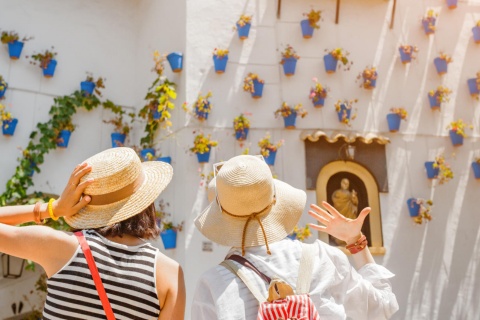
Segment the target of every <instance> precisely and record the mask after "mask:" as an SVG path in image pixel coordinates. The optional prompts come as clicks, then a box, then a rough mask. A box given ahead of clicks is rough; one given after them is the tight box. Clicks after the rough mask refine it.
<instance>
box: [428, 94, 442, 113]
mask: <svg viewBox="0 0 480 320" xmlns="http://www.w3.org/2000/svg"><path fill="white" fill-rule="evenodd" d="M427 95H428V102H429V103H430V108H431V109H432V110H437V109H440V106H441V104H442V103H441V102H440V100H439V99H438V93H437V92H435V94H434V95H433V96H432V95H430V93H427Z"/></svg>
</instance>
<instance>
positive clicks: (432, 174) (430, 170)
mask: <svg viewBox="0 0 480 320" xmlns="http://www.w3.org/2000/svg"><path fill="white" fill-rule="evenodd" d="M434 164H435V162H434V161H427V162H425V169H427V178H428V179H435V178H436V177H438V173H439V172H440V168H438V167H436V168H435V167H434V166H433V165H434Z"/></svg>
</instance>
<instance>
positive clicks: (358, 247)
mask: <svg viewBox="0 0 480 320" xmlns="http://www.w3.org/2000/svg"><path fill="white" fill-rule="evenodd" d="M367 245H368V241H367V237H365V235H364V234H363V233H362V236H361V237H360V239H358V240H357V241H356V242H355V243H352V244H349V245H348V246H346V247H345V249H347V250H348V251H350V253H351V254H355V253H359V252H360V251H362V250H363V249H365V248H366V247H367Z"/></svg>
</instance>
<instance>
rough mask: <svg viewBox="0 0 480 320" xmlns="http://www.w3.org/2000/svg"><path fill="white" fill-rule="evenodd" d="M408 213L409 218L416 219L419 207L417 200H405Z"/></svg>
mask: <svg viewBox="0 0 480 320" xmlns="http://www.w3.org/2000/svg"><path fill="white" fill-rule="evenodd" d="M407 205H408V212H409V213H410V217H418V215H419V214H420V205H419V204H418V203H417V199H415V198H410V199H408V200H407Z"/></svg>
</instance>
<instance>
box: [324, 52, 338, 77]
mask: <svg viewBox="0 0 480 320" xmlns="http://www.w3.org/2000/svg"><path fill="white" fill-rule="evenodd" d="M323 62H324V63H325V71H326V72H327V73H335V71H337V64H338V60H337V59H335V58H334V57H333V55H332V54H330V53H329V54H326V55H324V56H323Z"/></svg>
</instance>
